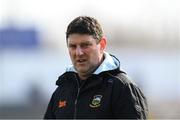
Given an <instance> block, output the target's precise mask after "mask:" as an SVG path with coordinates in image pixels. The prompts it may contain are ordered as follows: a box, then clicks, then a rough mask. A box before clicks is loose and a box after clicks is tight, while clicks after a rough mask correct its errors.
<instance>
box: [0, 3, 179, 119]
mask: <svg viewBox="0 0 180 120" xmlns="http://www.w3.org/2000/svg"><path fill="white" fill-rule="evenodd" d="M179 5H180V1H178V0H88V1H87V0H0V119H6V118H7V119H12V118H16V119H19V118H24V119H25V118H42V117H43V114H44V112H45V110H46V107H47V103H48V101H49V99H50V97H51V94H52V92H53V91H54V90H55V88H56V86H55V81H56V80H57V78H58V76H59V75H61V74H62V73H63V72H64V71H65V67H66V66H68V65H69V64H71V62H70V59H69V56H68V51H67V49H66V42H65V32H66V27H67V25H68V24H69V22H70V21H71V20H72V19H74V18H75V17H77V16H79V15H88V16H93V17H95V18H97V19H98V20H99V22H100V23H101V24H102V27H103V28H104V33H105V35H106V37H107V39H108V46H107V51H108V52H110V53H112V54H114V55H116V56H117V57H118V58H119V59H120V61H121V67H122V68H123V69H124V70H125V71H126V72H127V73H128V74H129V75H130V76H131V78H132V79H134V80H135V81H136V83H137V84H138V85H139V86H140V87H141V89H142V90H143V91H144V93H145V95H146V96H147V99H148V103H149V118H150V119H164V118H169V119H172V118H176V119H178V118H179V119H180V108H179V107H180V8H179Z"/></svg>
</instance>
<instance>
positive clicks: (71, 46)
mask: <svg viewBox="0 0 180 120" xmlns="http://www.w3.org/2000/svg"><path fill="white" fill-rule="evenodd" d="M68 47H69V48H71V49H75V48H76V45H73V44H69V45H68Z"/></svg>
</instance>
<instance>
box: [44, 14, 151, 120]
mask: <svg viewBox="0 0 180 120" xmlns="http://www.w3.org/2000/svg"><path fill="white" fill-rule="evenodd" d="M66 42H67V47H68V50H69V55H70V58H71V61H72V64H73V66H71V67H69V68H67V70H66V72H65V73H64V74H63V75H61V76H60V77H59V79H58V80H57V82H56V84H57V85H58V88H57V89H56V90H55V92H54V93H53V95H52V97H51V100H50V102H49V105H48V108H47V111H46V113H45V116H44V119H55V118H57V119H58V118H75V119H76V118H77V119H78V118H128V119H146V118H147V112H148V111H147V102H146V98H145V97H144V95H143V93H142V92H141V90H140V89H139V88H138V87H137V85H136V84H134V83H133V82H132V81H131V80H130V79H129V78H128V77H127V75H126V73H125V72H123V71H122V70H120V62H119V60H118V59H117V58H116V57H114V56H113V55H110V54H109V53H107V52H105V48H106V38H105V37H104V35H103V31H102V28H101V26H100V24H99V23H98V21H97V20H96V19H94V18H92V17H87V16H80V17H77V18H75V19H74V20H73V21H72V22H71V23H70V24H69V26H68V28H67V32H66Z"/></svg>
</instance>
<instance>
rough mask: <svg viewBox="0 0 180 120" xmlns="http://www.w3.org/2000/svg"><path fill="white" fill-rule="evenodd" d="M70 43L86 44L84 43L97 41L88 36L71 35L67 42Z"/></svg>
mask: <svg viewBox="0 0 180 120" xmlns="http://www.w3.org/2000/svg"><path fill="white" fill-rule="evenodd" d="M67 42H68V43H84V42H91V43H93V42H96V39H94V38H93V36H92V35H87V34H71V35H69V37H68V40H67Z"/></svg>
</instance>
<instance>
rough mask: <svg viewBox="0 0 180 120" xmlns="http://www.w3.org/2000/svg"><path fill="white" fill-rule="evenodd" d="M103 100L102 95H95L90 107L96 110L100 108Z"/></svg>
mask: <svg viewBox="0 0 180 120" xmlns="http://www.w3.org/2000/svg"><path fill="white" fill-rule="evenodd" d="M101 99H102V95H95V96H94V97H93V100H92V102H91V104H90V105H89V106H90V107H92V108H96V107H99V106H101V104H100V103H101Z"/></svg>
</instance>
